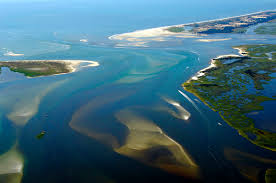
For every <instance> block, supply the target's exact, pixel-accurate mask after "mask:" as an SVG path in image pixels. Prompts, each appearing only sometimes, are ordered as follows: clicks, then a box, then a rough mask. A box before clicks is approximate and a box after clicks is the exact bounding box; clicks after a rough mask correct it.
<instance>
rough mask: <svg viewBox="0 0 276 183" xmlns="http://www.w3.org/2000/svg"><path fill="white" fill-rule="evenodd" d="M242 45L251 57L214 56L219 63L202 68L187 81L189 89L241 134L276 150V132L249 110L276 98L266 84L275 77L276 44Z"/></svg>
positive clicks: (185, 84)
mask: <svg viewBox="0 0 276 183" xmlns="http://www.w3.org/2000/svg"><path fill="white" fill-rule="evenodd" d="M238 48H241V49H243V50H244V51H246V52H248V57H242V56H241V57H238V58H233V57H226V58H220V59H214V60H213V61H214V64H215V65H216V67H213V68H210V69H207V70H205V71H202V72H203V73H204V74H205V75H204V76H201V77H199V79H198V80H189V81H187V82H185V83H184V84H183V87H184V89H185V90H187V91H189V92H191V93H193V94H194V95H196V96H197V97H198V98H200V99H201V100H202V101H203V102H204V103H205V104H206V105H208V106H209V107H210V108H211V109H213V110H214V111H217V112H218V113H219V114H220V116H221V117H222V118H223V119H224V120H225V121H226V122H227V123H228V124H229V125H230V126H232V127H233V128H235V129H236V130H238V132H239V134H240V135H242V136H243V137H245V138H246V139H248V140H249V141H251V142H252V143H254V144H256V145H258V146H260V147H263V148H266V149H270V150H272V151H276V133H272V132H268V131H265V130H261V129H258V128H256V127H255V124H254V122H255V121H254V120H253V119H251V118H250V117H248V113H250V112H253V111H260V110H263V107H262V106H261V104H262V103H263V102H265V101H271V100H276V97H275V96H266V95H265V94H264V92H263V90H264V87H265V84H267V83H268V82H269V81H271V80H272V79H275V78H273V77H272V76H271V74H273V73H276V59H275V54H272V55H273V56H272V58H270V57H269V56H268V55H267V53H272V52H275V51H276V45H245V46H239V47H238Z"/></svg>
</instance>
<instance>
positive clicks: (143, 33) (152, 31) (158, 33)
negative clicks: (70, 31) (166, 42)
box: [108, 9, 276, 42]
mask: <svg viewBox="0 0 276 183" xmlns="http://www.w3.org/2000/svg"><path fill="white" fill-rule="evenodd" d="M274 11H275V13H276V9H272V10H265V11H258V12H254V13H247V14H243V15H238V16H232V17H226V18H218V19H212V20H204V21H199V22H191V23H185V24H177V25H169V26H161V27H155V28H148V29H141V30H135V31H131V32H126V33H120V34H114V35H111V36H109V37H108V39H109V40H113V41H114V40H119V41H129V42H135V41H136V42H137V41H138V40H135V39H138V38H154V37H168V36H179V35H180V36H181V35H183V37H191V36H192V37H193V36H199V35H204V34H197V33H192V32H188V31H187V32H170V31H168V30H167V29H168V28H172V27H184V26H191V25H194V24H201V23H211V22H216V21H222V20H228V19H234V18H241V17H245V16H254V15H258V14H260V13H267V12H274ZM131 39H133V40H131ZM149 40H150V39H149ZM139 41H141V40H139Z"/></svg>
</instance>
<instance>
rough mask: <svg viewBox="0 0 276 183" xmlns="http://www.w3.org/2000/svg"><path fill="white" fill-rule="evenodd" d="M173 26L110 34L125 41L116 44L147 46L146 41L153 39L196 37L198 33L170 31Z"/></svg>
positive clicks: (115, 38) (161, 40) (118, 39)
mask: <svg viewBox="0 0 276 183" xmlns="http://www.w3.org/2000/svg"><path fill="white" fill-rule="evenodd" d="M170 27H173V26H166V27H158V28H152V29H145V30H137V31H134V32H128V33H123V34H115V35H113V36H110V37H109V39H110V40H113V41H125V42H123V43H121V42H120V43H119V44H117V45H116V46H118V47H122V46H135V47H147V45H146V43H148V42H151V41H156V42H163V41H167V39H166V38H168V37H179V38H180V37H181V38H195V37H197V35H196V34H193V33H190V32H181V33H174V32H170V31H168V28H170Z"/></svg>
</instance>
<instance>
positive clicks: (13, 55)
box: [4, 51, 24, 57]
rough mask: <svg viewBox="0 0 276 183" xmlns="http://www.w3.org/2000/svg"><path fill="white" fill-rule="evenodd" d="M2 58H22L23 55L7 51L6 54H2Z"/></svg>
mask: <svg viewBox="0 0 276 183" xmlns="http://www.w3.org/2000/svg"><path fill="white" fill-rule="evenodd" d="M4 56H10V57H20V56H24V54H20V53H13V52H12V51H9V52H7V53H5V54H4Z"/></svg>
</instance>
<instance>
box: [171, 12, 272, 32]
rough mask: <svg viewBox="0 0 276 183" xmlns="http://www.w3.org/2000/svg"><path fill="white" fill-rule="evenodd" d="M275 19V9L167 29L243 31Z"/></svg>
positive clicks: (175, 30)
mask: <svg viewBox="0 0 276 183" xmlns="http://www.w3.org/2000/svg"><path fill="white" fill-rule="evenodd" d="M275 19H276V10H273V11H265V12H259V13H253V14H248V15H243V16H238V17H231V18H224V19H218V20H212V21H205V22H198V23H191V24H184V25H178V26H171V27H169V28H168V29H167V30H168V31H170V32H174V33H181V32H185V31H186V32H187V31H188V32H192V33H195V34H216V33H244V32H246V30H247V28H248V27H250V26H253V25H257V24H260V23H266V22H269V21H272V20H275Z"/></svg>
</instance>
